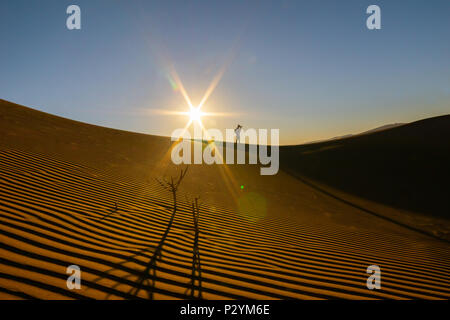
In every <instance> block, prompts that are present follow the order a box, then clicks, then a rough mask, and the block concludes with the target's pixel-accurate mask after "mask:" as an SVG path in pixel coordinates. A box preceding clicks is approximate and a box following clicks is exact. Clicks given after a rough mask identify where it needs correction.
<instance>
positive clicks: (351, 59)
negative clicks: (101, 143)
mask: <svg viewBox="0 0 450 320" xmlns="http://www.w3.org/2000/svg"><path fill="white" fill-rule="evenodd" d="M71 4H76V5H78V6H80V8H81V24H82V28H81V30H68V29H67V28H66V19H67V16H68V15H67V14H66V8H67V7H68V6H69V5H71ZM371 4H377V5H379V6H380V7H381V20H382V29H381V30H374V31H371V30H368V29H367V28H366V19H367V16H368V15H367V14H366V8H367V7H368V6H369V5H371ZM449 15H450V1H447V0H443V1H438V0H436V1H425V0H423V1H413V0H411V1H377V0H371V1H365V0H353V1H352V0H350V1H312V0H311V1H297V0H291V1H289V0H288V1H232V0H227V1H211V0H210V1H151V2H150V1H101V0H89V1H84V0H83V1H82V0H72V1H63V0H53V1H34V0H28V1H24V0H13V1H12V0H2V1H1V2H0V39H1V42H0V43H1V44H0V48H1V50H0V98H1V99H5V100H9V101H12V102H15V103H19V104H23V105H26V106H29V107H32V108H35V109H38V110H42V111H45V112H49V113H52V114H56V115H60V116H63V117H67V118H71V119H74V120H79V121H84V122H88V123H92V124H97V125H102V126H107V127H113V128H118V129H124V130H129V131H136V132H143V133H149V134H157V135H166V136H168V135H170V134H171V132H172V131H173V130H174V129H176V128H179V127H183V126H184V125H185V124H186V121H187V117H186V116H167V115H163V114H160V111H161V110H167V111H170V110H179V111H183V110H187V109H188V107H187V105H186V103H185V101H184V99H183V97H182V95H181V94H180V92H179V90H174V89H173V87H172V85H171V83H170V81H169V80H170V79H169V69H170V68H169V67H170V66H171V65H172V66H173V67H174V69H175V70H176V71H177V73H178V75H179V77H180V79H181V81H182V82H183V84H184V87H185V88H186V90H187V92H188V94H189V95H190V96H191V99H192V101H193V104H194V105H195V104H198V103H199V102H200V100H201V98H202V96H203V94H204V92H205V90H206V89H207V87H208V86H209V84H210V83H211V81H212V80H213V78H214V76H215V75H216V74H217V73H218V72H219V70H220V69H221V68H222V67H223V66H225V67H226V68H225V73H224V74H223V77H222V78H221V80H220V82H219V83H218V85H217V87H216V89H215V90H214V92H213V93H212V95H211V96H210V98H209V99H208V101H207V102H206V104H205V106H204V107H203V109H202V110H203V111H205V112H218V113H227V114H228V116H226V117H219V116H217V117H208V118H204V119H203V123H204V124H205V127H207V128H210V127H215V128H219V129H225V128H234V127H235V126H236V124H237V123H240V124H242V125H243V126H244V128H268V129H270V128H279V129H280V142H281V143H282V144H294V143H302V142H307V141H312V140H319V139H324V138H330V137H333V136H338V135H344V134H348V133H358V132H362V131H365V130H368V129H371V128H374V127H377V126H381V125H385V124H389V123H395V122H410V121H414V120H418V119H422V118H427V117H431V116H436V115H441V114H448V113H450V63H449V61H450V40H449V39H450V19H449Z"/></svg>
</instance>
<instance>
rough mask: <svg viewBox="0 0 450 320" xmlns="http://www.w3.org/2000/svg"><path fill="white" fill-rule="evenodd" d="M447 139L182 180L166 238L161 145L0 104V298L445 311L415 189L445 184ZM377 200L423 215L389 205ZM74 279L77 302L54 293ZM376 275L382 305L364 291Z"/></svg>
mask: <svg viewBox="0 0 450 320" xmlns="http://www.w3.org/2000/svg"><path fill="white" fill-rule="evenodd" d="M446 125H448V116H447V117H441V118H434V119H428V120H424V121H422V122H417V123H413V124H408V125H404V126H401V127H397V128H394V129H389V130H385V131H382V132H377V133H373V134H367V135H364V136H358V137H353V138H349V139H345V142H344V140H342V141H332V142H325V143H320V144H313V145H308V146H295V147H294V146H293V147H283V148H282V149H281V165H282V166H283V169H284V171H280V172H279V173H278V174H277V175H276V176H260V175H259V166H252V165H230V166H228V167H226V169H225V167H224V166H217V165H213V166H207V165H191V166H189V169H188V172H187V175H186V177H185V178H184V180H183V181H182V183H181V187H180V190H179V193H178V197H177V199H178V200H177V211H176V213H175V215H174V216H173V217H174V218H173V221H172V222H170V221H171V217H172V214H173V211H174V206H173V200H172V197H171V194H170V192H169V191H168V190H166V189H164V188H163V187H162V186H161V185H160V184H159V183H158V181H157V180H156V179H160V180H161V179H162V178H163V177H170V176H175V175H176V174H178V173H179V168H178V167H176V166H174V165H173V164H171V162H170V159H168V158H167V151H168V150H169V148H170V145H171V144H170V140H169V138H164V137H156V136H150V135H144V134H136V133H132V132H126V131H120V130H113V129H108V128H103V127H98V126H93V125H89V124H84V123H80V122H76V121H72V120H68V119H63V118H60V117H56V116H52V115H49V114H46V113H43V112H39V111H36V110H33V109H30V108H26V107H23V106H20V105H16V104H13V103H10V102H7V101H4V100H0V221H1V222H0V237H1V241H0V298H2V299H30V298H40V299H81V298H95V299H106V298H109V299H128V298H144V299H146V298H153V299H184V298H198V297H200V295H201V297H202V298H205V299H242V298H250V299H289V298H295V299H329V298H348V299H389V298H393V299H417V298H419V299H420V298H424V299H448V298H450V264H449V262H450V251H449V243H448V241H447V240H445V239H446V237H445V234H444V233H443V232H444V231H445V226H446V224H445V221H446V220H445V219H444V218H448V217H446V216H445V214H443V213H441V212H438V210H437V208H439V207H440V206H441V205H442V204H443V203H444V200H442V199H441V198H440V196H442V195H443V194H444V193H445V192H444V191H442V190H441V192H440V193H439V194H437V193H438V192H439V190H438V189H439V188H438V187H437V186H436V185H434V186H433V185H421V183H431V181H430V179H431V178H427V177H428V176H430V177H432V178H434V179H435V180H434V181H435V182H436V183H438V184H439V183H443V182H445V180H444V179H445V178H446V174H448V171H447V172H446V171H445V168H444V166H443V161H444V160H446V159H447V158H445V154H446V153H445V148H447V147H446V146H448V144H447V143H448V127H446ZM341 150H342V151H341ZM380 151H381V153H380ZM443 157H444V158H443ZM425 160H426V161H427V162H426V165H423V162H422V161H425ZM389 161H393V162H392V168H391V167H390V165H389V163H390V162H389ZM418 168H419V169H421V170H422V171H419V172H414V170H416V171H417V170H418ZM424 168H425V171H423V170H424ZM382 169H385V170H386V172H383V171H382ZM341 171H342V172H341ZM439 172H440V173H441V177H440V178H439V177H438V173H439ZM393 173H395V174H394V175H393V176H392V178H390V176H389V175H391V174H393ZM397 173H398V174H397ZM408 175H411V177H409V176H408ZM367 179H370V181H367ZM405 179H406V180H405ZM436 179H437V180H436ZM342 180H345V181H342ZM447 181H448V180H447ZM384 183H387V184H384ZM412 183H414V186H415V188H419V189H418V190H417V191H414V190H413V188H412V187H411V186H410V185H411V184H412ZM353 184H354V185H355V186H358V187H357V188H356V187H355V188H354V187H352V186H353ZM371 184H373V185H371ZM399 185H400V186H401V187H399ZM240 186H243V188H241V187H240ZM440 187H441V188H446V185H443V184H442V185H440ZM358 188H363V189H364V188H368V189H367V191H366V190H359V189H358ZM399 188H400V189H399ZM380 190H381V191H380ZM404 190H407V192H406V193H405V192H404ZM445 190H448V188H446V189H445ZM389 192H390V193H393V194H394V195H395V194H398V195H401V196H404V195H408V197H409V195H410V193H408V192H412V193H411V195H414V196H418V195H422V197H423V198H425V199H429V200H430V201H436V203H435V204H430V203H429V202H427V201H425V200H423V199H422V200H421V199H409V200H408V199H403V198H401V199H398V200H397V202H395V203H392V202H390V200H392V199H394V198H395V197H392V199H391V198H389V197H388V196H387V195H386V194H388V193H389ZM435 192H437V193H436V194H435ZM371 195H375V196H371ZM194 197H200V199H199V201H200V208H199V211H198V228H195V222H194V219H193V211H192V202H193V200H194ZM409 203H411V204H409ZM408 204H409V205H408ZM410 209H411V210H410ZM441 209H443V211H444V210H445V209H446V207H441ZM416 211H417V212H416ZM421 213H422V214H421ZM425 213H426V214H430V216H433V217H429V216H426V215H425V217H424V215H423V214H425ZM447 213H448V211H447ZM405 217H406V218H405ZM424 219H426V220H424ZM442 219H444V220H442ZM424 221H426V225H420V223H425V222H424ZM418 223H419V224H418ZM430 225H431V226H433V228H430ZM169 226H170V228H168V227H169ZM439 227H442V228H443V230H444V231H442V230H440V231H439V232H434V231H433V230H437V229H436V228H439ZM196 236H198V240H196ZM197 245H198V249H199V251H198V252H199V257H200V260H199V261H198V260H196V256H195V250H194V249H193V248H195V247H196V246H197ZM158 248H159V249H161V250H159V249H158ZM155 252H156V253H159V254H156V255H155ZM73 264H75V265H78V266H80V268H81V270H82V282H81V286H82V287H81V289H80V290H69V289H67V287H66V279H67V277H68V275H67V274H66V268H67V267H68V266H69V265H73ZM373 264H375V265H378V266H380V267H381V270H382V290H368V289H367V287H366V279H367V277H368V275H367V274H366V269H367V267H368V266H369V265H373ZM193 269H194V270H195V271H198V270H201V275H200V276H199V277H195V279H193ZM193 280H195V283H194V285H192V282H193ZM199 280H201V282H199Z"/></svg>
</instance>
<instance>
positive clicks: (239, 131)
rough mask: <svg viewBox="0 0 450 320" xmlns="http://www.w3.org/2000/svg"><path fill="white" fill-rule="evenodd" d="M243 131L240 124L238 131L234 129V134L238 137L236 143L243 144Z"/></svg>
mask: <svg viewBox="0 0 450 320" xmlns="http://www.w3.org/2000/svg"><path fill="white" fill-rule="evenodd" d="M241 130H242V126H241V125H240V124H238V125H237V127H236V129H234V134H235V135H236V143H240V142H241Z"/></svg>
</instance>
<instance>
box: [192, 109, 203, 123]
mask: <svg viewBox="0 0 450 320" xmlns="http://www.w3.org/2000/svg"><path fill="white" fill-rule="evenodd" d="M202 115H203V112H201V111H200V107H196V108H191V110H190V111H189V118H190V119H191V121H200V120H201V117H202Z"/></svg>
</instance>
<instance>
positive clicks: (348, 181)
mask: <svg viewBox="0 0 450 320" xmlns="http://www.w3.org/2000/svg"><path fill="white" fill-rule="evenodd" d="M280 163H281V166H282V167H283V168H284V169H285V170H287V171H289V172H291V173H292V174H294V175H300V176H303V177H308V178H310V179H313V180H316V181H319V182H321V183H323V184H325V185H328V186H330V187H333V188H336V189H339V190H342V191H345V192H347V193H350V194H353V195H356V196H358V197H362V198H365V199H369V200H372V201H375V202H378V203H383V204H385V205H388V206H391V207H395V208H399V209H404V210H409V211H412V212H418V213H423V214H425V215H428V216H435V217H441V218H446V219H450V211H449V210H448V193H449V187H448V183H449V181H450V166H449V163H450V115H445V116H440V117H435V118H429V119H425V120H420V121H416V122H413V123H409V124H405V125H401V126H398V127H395V128H390V129H387V130H383V131H378V132H373V133H368V134H362V135H357V136H353V137H350V138H347V139H341V140H336V141H327V142H323V143H315V144H309V145H302V146H286V147H283V148H282V151H281V160H280Z"/></svg>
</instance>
